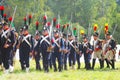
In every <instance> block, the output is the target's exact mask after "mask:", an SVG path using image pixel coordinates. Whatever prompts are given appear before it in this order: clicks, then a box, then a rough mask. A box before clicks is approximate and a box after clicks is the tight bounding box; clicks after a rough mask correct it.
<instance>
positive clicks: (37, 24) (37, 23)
mask: <svg viewBox="0 0 120 80" xmlns="http://www.w3.org/2000/svg"><path fill="white" fill-rule="evenodd" d="M35 24H36V30H38V26H39V21H36V23H35Z"/></svg>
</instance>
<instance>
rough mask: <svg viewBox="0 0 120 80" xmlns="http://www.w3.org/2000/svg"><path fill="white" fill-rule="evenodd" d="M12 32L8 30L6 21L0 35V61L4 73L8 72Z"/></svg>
mask: <svg viewBox="0 0 120 80" xmlns="http://www.w3.org/2000/svg"><path fill="white" fill-rule="evenodd" d="M13 44H14V33H13V32H12V31H11V30H10V28H9V26H8V24H7V23H4V25H3V31H2V35H1V49H2V51H1V52H2V54H1V55H2V62H3V66H4V68H5V73H8V72H9V70H8V69H9V60H10V52H11V50H12V49H13Z"/></svg>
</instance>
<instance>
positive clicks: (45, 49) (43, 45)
mask: <svg viewBox="0 0 120 80" xmlns="http://www.w3.org/2000/svg"><path fill="white" fill-rule="evenodd" d="M42 34H43V36H41V39H40V40H39V42H38V44H37V49H39V51H40V52H41V53H42V59H43V68H44V71H45V72H49V69H48V65H49V63H48V62H49V61H48V60H49V59H48V58H49V53H50V52H51V41H50V37H49V34H48V31H47V29H46V28H45V29H44V30H43V32H42Z"/></svg>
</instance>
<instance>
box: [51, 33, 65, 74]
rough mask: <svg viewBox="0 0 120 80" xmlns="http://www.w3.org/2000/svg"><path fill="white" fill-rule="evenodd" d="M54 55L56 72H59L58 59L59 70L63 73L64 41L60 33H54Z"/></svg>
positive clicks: (53, 60)
mask: <svg viewBox="0 0 120 80" xmlns="http://www.w3.org/2000/svg"><path fill="white" fill-rule="evenodd" d="M53 47H54V49H53V54H52V62H53V66H54V71H55V72H56V71H57V66H56V59H57V60H58V70H59V72H61V71H62V50H63V41H62V38H60V35H59V32H58V31H55V32H54V43H53Z"/></svg>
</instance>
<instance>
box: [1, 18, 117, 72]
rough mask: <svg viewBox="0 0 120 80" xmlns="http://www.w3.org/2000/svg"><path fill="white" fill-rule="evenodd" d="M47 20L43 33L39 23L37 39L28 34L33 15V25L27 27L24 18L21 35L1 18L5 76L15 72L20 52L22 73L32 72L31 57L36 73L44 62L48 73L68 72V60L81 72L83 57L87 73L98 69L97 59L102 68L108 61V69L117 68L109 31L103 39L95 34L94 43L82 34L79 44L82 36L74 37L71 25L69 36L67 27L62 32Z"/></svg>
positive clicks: (35, 36)
mask: <svg viewBox="0 0 120 80" xmlns="http://www.w3.org/2000/svg"><path fill="white" fill-rule="evenodd" d="M43 19H44V23H43V30H42V31H41V33H40V32H39V31H38V22H37V24H36V32H35V35H34V36H32V35H31V34H30V33H29V31H28V28H29V26H30V22H31V16H29V24H26V19H24V21H25V24H24V27H23V28H21V29H20V32H19V36H18V34H17V33H16V31H15V30H14V29H13V28H12V27H11V24H9V23H8V21H7V20H6V18H4V17H2V18H1V22H0V65H3V67H4V72H5V73H9V72H13V70H14V56H15V52H16V50H17V49H19V58H20V65H21V70H25V71H26V72H29V68H30V58H31V57H34V59H35V63H36V70H42V67H41V65H40V60H42V64H43V69H44V71H45V72H49V68H54V72H56V71H59V72H61V71H62V70H67V69H68V66H67V61H68V63H69V68H70V69H75V63H76V62H77V69H80V66H81V64H80V58H81V56H82V55H83V56H84V62H85V69H86V70H94V67H95V62H96V59H97V58H98V59H99V63H100V69H102V68H104V61H106V64H107V68H110V65H111V67H112V69H115V53H116V42H115V40H114V39H113V38H112V37H111V33H110V32H109V31H108V32H107V33H106V34H105V39H103V40H101V39H99V34H98V32H94V34H93V35H92V36H93V39H94V40H93V44H91V43H90V41H89V39H88V36H87V35H86V34H82V40H81V42H79V40H78V36H74V35H73V34H72V32H70V31H69V33H68V30H69V29H68V28H69V25H67V33H66V34H65V33H64V28H65V26H63V29H62V31H61V30H60V25H59V24H58V25H56V23H55V22H56V19H55V18H54V19H53V25H52V24H50V23H49V24H47V19H46V16H44V18H43ZM46 24H47V25H46ZM52 26H54V27H55V26H56V29H55V30H52V28H53V27H52ZM91 59H92V64H91V62H90V61H91ZM57 63H58V65H57Z"/></svg>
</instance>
